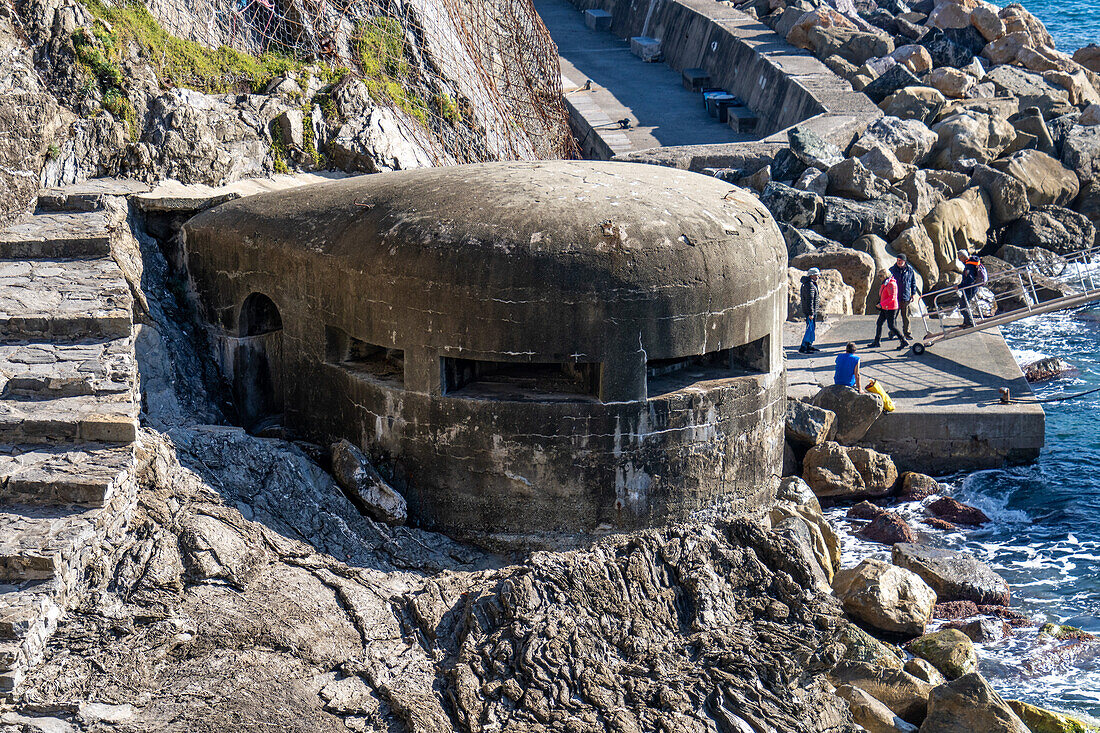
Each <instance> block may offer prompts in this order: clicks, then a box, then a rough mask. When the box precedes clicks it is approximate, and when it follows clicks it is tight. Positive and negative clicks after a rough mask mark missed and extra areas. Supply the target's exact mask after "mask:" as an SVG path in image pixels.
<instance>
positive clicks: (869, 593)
mask: <svg viewBox="0 0 1100 733" xmlns="http://www.w3.org/2000/svg"><path fill="white" fill-rule="evenodd" d="M833 592H834V593H836V596H837V598H839V599H840V603H841V605H842V606H843V607H844V611H845V612H846V613H847V614H848V615H850V616H852V617H853V618H855V619H858V620H859V621H862V622H863V623H865V624H867V625H869V626H871V627H873V628H876V629H879V630H880V631H886V632H889V633H894V634H907V635H910V636H916V635H920V634H923V633H924V627H925V626H926V625H927V624H928V622H929V621H930V620H931V619H932V608H933V607H934V606H935V605H936V593H935V591H933V590H932V589H931V588H929V587H928V585H927V584H926V583H925V582H924V581H923V580H921V579H920V578H919V577H917V575H915V574H914V573H911V572H909V571H908V570H904V569H903V568H899V567H896V566H894V565H891V564H889V563H886V562H883V561H882V560H876V559H874V558H867V559H865V560H864V561H863V562H861V563H860V564H859V565H857V566H856V567H854V568H850V569H847V570H839V571H838V572H837V573H836V575H835V576H834V577H833Z"/></svg>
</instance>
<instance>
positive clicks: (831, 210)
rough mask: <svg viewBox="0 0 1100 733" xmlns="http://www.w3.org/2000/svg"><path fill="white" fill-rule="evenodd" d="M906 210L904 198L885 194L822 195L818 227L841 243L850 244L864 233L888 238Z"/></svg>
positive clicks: (908, 211)
mask: <svg viewBox="0 0 1100 733" xmlns="http://www.w3.org/2000/svg"><path fill="white" fill-rule="evenodd" d="M910 212H911V209H910V207H909V203H908V202H907V201H904V200H902V199H901V198H899V197H897V196H894V195H893V194H889V193H887V194H883V195H882V196H879V197H878V198H877V199H875V200H874V201H852V200H850V199H844V198H840V197H837V196H826V197H825V221H824V223H823V224H822V228H823V230H824V232H825V236H827V237H829V238H830V239H835V240H836V241H838V242H841V243H851V242H853V241H855V240H856V239H857V238H858V237H861V236H863V235H864V234H875V235H877V236H879V237H882V238H883V239H889V238H890V237H891V236H892V235H893V234H894V233H895V229H897V228H898V224H899V222H901V221H902V220H903V219H904V218H906V217H907V216H909V214H910Z"/></svg>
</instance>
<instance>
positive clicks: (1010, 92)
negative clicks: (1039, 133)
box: [985, 65, 1069, 116]
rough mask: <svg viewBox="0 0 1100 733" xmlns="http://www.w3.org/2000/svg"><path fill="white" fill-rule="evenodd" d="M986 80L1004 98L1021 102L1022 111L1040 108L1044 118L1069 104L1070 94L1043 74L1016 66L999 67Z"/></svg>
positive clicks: (987, 75)
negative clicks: (1013, 98) (1012, 98)
mask: <svg viewBox="0 0 1100 733" xmlns="http://www.w3.org/2000/svg"><path fill="white" fill-rule="evenodd" d="M985 80H986V81H987V82H991V83H992V84H993V86H994V87H995V88H996V89H997V92H998V94H1000V95H1002V96H1008V97H1015V98H1016V99H1017V100H1019V104H1020V110H1021V111H1022V110H1024V109H1027V108H1028V107H1038V108H1039V110H1040V111H1041V112H1042V113H1043V115H1044V116H1047V115H1050V114H1051V112H1053V111H1054V110H1056V109H1061V108H1062V107H1064V106H1065V105H1067V104H1069V93H1068V92H1067V91H1066V90H1065V89H1063V88H1062V87H1060V86H1058V85H1057V84H1052V83H1051V82H1049V81H1047V80H1046V79H1044V78H1043V75H1042V74H1037V73H1035V72H1034V71H1028V70H1027V69H1021V68H1018V67H1016V66H1008V65H1005V66H997V67H994V68H993V69H992V70H991V71H990V72H989V73H988V74H986V77H985Z"/></svg>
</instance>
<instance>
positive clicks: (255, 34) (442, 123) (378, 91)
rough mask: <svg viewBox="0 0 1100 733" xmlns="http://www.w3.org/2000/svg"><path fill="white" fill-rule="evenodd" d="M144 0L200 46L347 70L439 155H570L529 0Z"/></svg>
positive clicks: (552, 58)
mask: <svg viewBox="0 0 1100 733" xmlns="http://www.w3.org/2000/svg"><path fill="white" fill-rule="evenodd" d="M145 1H146V3H147V7H148V9H149V11H150V13H151V14H152V15H153V16H154V17H155V18H156V19H157V20H158V21H159V22H160V23H161V25H163V26H164V28H165V30H166V31H167V32H168V33H170V34H172V35H173V36H176V37H179V38H183V39H187V40H190V41H194V42H196V43H199V44H201V45H202V46H205V47H206V48H210V49H216V48H220V47H228V48H231V49H234V50H236V51H240V52H243V53H247V54H251V55H253V56H264V55H266V54H273V55H278V56H285V57H292V58H295V59H299V60H310V61H312V60H316V61H318V62H321V63H323V64H325V65H327V66H329V67H332V68H337V67H342V68H346V69H348V70H349V71H350V73H351V74H354V75H357V76H359V77H361V78H363V79H364V80H365V81H367V82H368V87H369V88H370V89H371V92H372V97H374V98H376V100H377V101H378V102H380V103H387V102H389V103H392V104H394V105H395V106H397V107H400V108H401V109H403V110H404V111H405V112H407V113H409V114H410V115H411V116H412V117H415V118H416V119H417V120H419V121H420V122H421V123H423V124H424V126H425V127H427V128H428V129H429V130H431V131H432V133H433V136H432V137H433V138H434V139H435V140H436V141H437V143H438V144H439V145H440V146H441V147H442V148H443V151H442V152H443V153H444V154H445V155H444V158H445V159H450V160H454V161H456V162H470V161H474V160H485V159H537V158H570V157H575V144H574V142H573V139H572V136H571V135H570V134H569V129H568V116H567V112H566V110H565V106H564V102H563V99H562V94H561V75H560V71H559V68H558V58H557V48H556V46H555V45H554V42H553V40H552V39H551V38H550V35H549V33H548V32H547V30H546V27H545V26H544V25H543V24H542V21H541V19H540V18H539V16H538V14H537V13H536V11H535V9H534V6H533V5H532V3H531V0H492V1H491V2H477V1H476V0H145ZM442 162H446V161H445V160H444V161H442Z"/></svg>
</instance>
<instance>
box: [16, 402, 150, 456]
mask: <svg viewBox="0 0 1100 733" xmlns="http://www.w3.org/2000/svg"><path fill="white" fill-rule="evenodd" d="M137 417H138V406H137V403H136V401H135V400H134V399H133V396H132V395H129V394H122V395H79V396H75V397H59V398H57V399H33V398H29V397H22V396H18V395H16V396H11V397H7V398H4V399H0V443H9V444H12V445H21V444H31V443H33V444H39V443H55V444H56V443H132V442H133V441H134V439H135V438H136V437H137Z"/></svg>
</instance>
